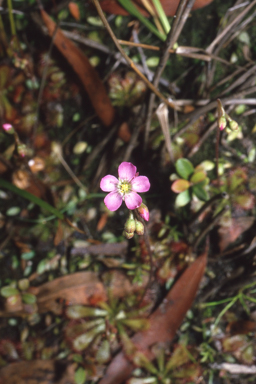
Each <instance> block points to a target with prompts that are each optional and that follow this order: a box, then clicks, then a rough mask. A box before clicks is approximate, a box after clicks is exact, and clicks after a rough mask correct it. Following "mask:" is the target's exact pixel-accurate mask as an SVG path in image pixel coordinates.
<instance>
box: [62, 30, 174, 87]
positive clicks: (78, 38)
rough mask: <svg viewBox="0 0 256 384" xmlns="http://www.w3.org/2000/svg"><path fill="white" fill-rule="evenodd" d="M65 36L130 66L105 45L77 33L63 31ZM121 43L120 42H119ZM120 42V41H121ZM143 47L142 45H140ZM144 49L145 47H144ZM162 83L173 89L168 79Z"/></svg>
mask: <svg viewBox="0 0 256 384" xmlns="http://www.w3.org/2000/svg"><path fill="white" fill-rule="evenodd" d="M63 33H64V35H65V36H66V37H68V38H69V39H70V40H74V41H78V42H79V43H81V44H84V45H86V46H88V47H91V48H94V49H98V50H99V51H101V52H104V53H106V54H107V55H108V56H113V57H114V58H115V59H116V60H119V61H120V62H121V63H122V64H125V65H129V66H130V64H129V63H127V61H126V60H125V58H124V57H122V56H121V54H120V52H114V51H111V50H110V49H109V48H108V47H106V46H105V45H103V44H101V43H98V42H97V41H94V40H92V39H88V38H86V37H83V36H80V35H78V34H77V33H74V32H70V31H63ZM118 41H119V40H118ZM121 41H122V40H121ZM119 42H120V41H119ZM140 45H141V44H140ZM142 48H143V46H142ZM137 68H138V69H139V70H140V71H141V72H142V73H144V72H143V67H142V66H141V65H139V64H137ZM149 74H150V76H152V77H153V75H154V73H153V72H152V71H151V70H149ZM160 83H161V84H162V85H163V86H164V87H166V88H168V89H169V88H170V87H171V84H170V82H169V81H168V80H166V79H163V78H161V79H160Z"/></svg>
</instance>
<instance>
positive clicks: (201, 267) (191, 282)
mask: <svg viewBox="0 0 256 384" xmlns="http://www.w3.org/2000/svg"><path fill="white" fill-rule="evenodd" d="M206 262H207V252H205V253H204V254H203V255H201V256H200V257H199V258H198V259H197V260H196V261H195V262H194V263H193V264H192V265H191V266H190V267H189V268H187V269H186V270H185V272H184V273H183V274H182V276H181V277H180V279H179V280H178V281H177V283H176V284H175V285H174V287H173V288H172V289H171V291H170V292H169V293H168V295H167V296H166V298H165V299H164V300H163V302H162V303H161V304H160V306H159V307H158V309H157V310H156V311H155V312H154V313H153V314H152V315H151V316H150V318H149V321H150V327H149V329H148V330H147V331H145V332H139V333H137V334H136V335H135V336H134V337H133V338H132V341H133V343H134V345H135V346H136V347H137V348H138V349H139V350H140V351H145V353H146V354H147V355H148V356H149V347H150V346H151V345H152V344H154V343H157V342H163V341H170V340H172V339H173V337H174V336H175V333H176V331H177V329H178V328H179V326H180V325H181V322H182V320H183V318H184V316H185V315H186V312H187V310H188V309H189V308H190V307H191V305H192V302H193V300H194V298H195V296H196V292H197V289H198V286H199V283H200V281H201V279H202V277H203V274H204V271H205V267H206ZM152 357H153V356H152ZM133 368H134V365H133V364H132V363H131V362H130V361H129V360H128V359H127V357H126V356H125V354H124V352H120V353H119V354H118V355H117V356H116V357H115V358H114V359H113V360H112V362H111V364H110V365H109V367H108V369H107V372H106V374H105V376H104V378H103V379H102V380H101V381H100V382H99V384H119V383H122V382H123V381H124V380H125V379H127V377H128V376H129V375H130V373H131V371H132V370H133Z"/></svg>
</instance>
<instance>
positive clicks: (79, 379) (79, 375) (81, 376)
mask: <svg viewBox="0 0 256 384" xmlns="http://www.w3.org/2000/svg"><path fill="white" fill-rule="evenodd" d="M85 381H86V372H85V370H84V368H82V367H79V368H78V369H77V370H76V373H75V383H76V384H84V383H85Z"/></svg>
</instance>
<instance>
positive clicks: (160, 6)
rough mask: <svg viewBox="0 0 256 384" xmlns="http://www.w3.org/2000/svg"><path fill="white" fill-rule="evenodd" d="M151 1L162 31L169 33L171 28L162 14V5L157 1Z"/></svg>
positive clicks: (163, 13)
mask: <svg viewBox="0 0 256 384" xmlns="http://www.w3.org/2000/svg"><path fill="white" fill-rule="evenodd" d="M152 1H153V3H154V6H155V8H156V11H157V13H158V16H159V19H160V21H161V24H162V26H163V28H164V31H165V33H166V34H167V33H168V32H169V31H170V29H171V26H170V23H169V21H168V19H167V17H166V14H165V12H164V9H163V7H162V4H161V2H160V1H159V0H152Z"/></svg>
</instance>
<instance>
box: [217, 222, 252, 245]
mask: <svg viewBox="0 0 256 384" xmlns="http://www.w3.org/2000/svg"><path fill="white" fill-rule="evenodd" d="M253 223H254V217H251V216H247V217H236V218H226V217H224V218H223V219H222V220H221V222H220V225H221V227H220V228H219V230H218V233H219V236H220V241H219V247H220V251H221V252H222V251H224V249H226V248H227V247H228V246H229V244H231V243H233V242H234V241H235V240H236V239H237V238H238V237H239V236H240V235H241V234H242V233H243V232H245V231H247V229H249V228H250V227H251V226H252V225H253Z"/></svg>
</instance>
